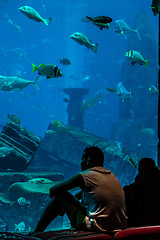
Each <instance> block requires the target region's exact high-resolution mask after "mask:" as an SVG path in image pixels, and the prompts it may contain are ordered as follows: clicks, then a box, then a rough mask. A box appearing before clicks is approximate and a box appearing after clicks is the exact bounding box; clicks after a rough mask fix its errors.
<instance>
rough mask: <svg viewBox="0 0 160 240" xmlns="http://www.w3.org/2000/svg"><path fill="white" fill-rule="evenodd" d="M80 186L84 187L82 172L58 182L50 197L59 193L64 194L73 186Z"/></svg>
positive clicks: (51, 190)
mask: <svg viewBox="0 0 160 240" xmlns="http://www.w3.org/2000/svg"><path fill="white" fill-rule="evenodd" d="M76 187H80V188H81V189H83V188H84V180H83V178H82V176H81V175H80V174H77V175H75V176H73V177H71V178H69V179H68V180H66V181H63V182H60V183H57V184H56V185H55V186H53V187H52V188H51V189H50V197H51V198H52V197H54V196H56V195H59V194H63V193H64V192H66V191H68V190H71V189H73V188H76Z"/></svg>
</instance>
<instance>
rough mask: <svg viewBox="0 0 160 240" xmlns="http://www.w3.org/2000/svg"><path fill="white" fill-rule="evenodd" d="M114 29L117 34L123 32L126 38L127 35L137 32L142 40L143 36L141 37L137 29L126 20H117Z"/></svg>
mask: <svg viewBox="0 0 160 240" xmlns="http://www.w3.org/2000/svg"><path fill="white" fill-rule="evenodd" d="M114 31H115V32H116V33H117V34H122V35H123V36H124V37H125V38H126V35H127V34H129V33H136V34H137V36H138V38H139V39H140V40H141V37H140V35H139V33H138V31H137V29H136V30H135V29H133V28H131V27H129V26H128V24H127V23H126V22H125V21H124V20H116V21H115V28H114Z"/></svg>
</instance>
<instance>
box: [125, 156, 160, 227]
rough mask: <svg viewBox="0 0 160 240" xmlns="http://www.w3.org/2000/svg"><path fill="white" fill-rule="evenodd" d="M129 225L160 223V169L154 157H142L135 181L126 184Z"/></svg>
mask: <svg viewBox="0 0 160 240" xmlns="http://www.w3.org/2000/svg"><path fill="white" fill-rule="evenodd" d="M124 192H125V201H126V214H127V216H128V227H140V226H153V225H160V171H159V169H158V167H157V166H156V165H155V162H154V160H153V159H152V158H147V157H145V158H142V159H141V160H140V161H139V165H138V174H137V176H136V178H135V182H134V183H132V184H130V185H126V186H124Z"/></svg>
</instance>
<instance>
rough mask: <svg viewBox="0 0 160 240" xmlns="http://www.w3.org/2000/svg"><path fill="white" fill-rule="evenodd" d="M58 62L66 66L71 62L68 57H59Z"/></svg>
mask: <svg viewBox="0 0 160 240" xmlns="http://www.w3.org/2000/svg"><path fill="white" fill-rule="evenodd" d="M60 64H62V65H65V66H68V65H71V62H70V61H69V59H68V58H62V59H60Z"/></svg>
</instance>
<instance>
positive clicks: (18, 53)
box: [7, 48, 26, 59]
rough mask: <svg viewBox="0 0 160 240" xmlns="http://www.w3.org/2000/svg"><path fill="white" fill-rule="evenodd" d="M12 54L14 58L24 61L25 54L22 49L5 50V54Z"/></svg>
mask: <svg viewBox="0 0 160 240" xmlns="http://www.w3.org/2000/svg"><path fill="white" fill-rule="evenodd" d="M8 53H9V54H13V55H14V56H16V57H18V58H20V59H24V58H26V52H25V51H24V50H23V49H22V48H12V49H9V50H7V54H8Z"/></svg>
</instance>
